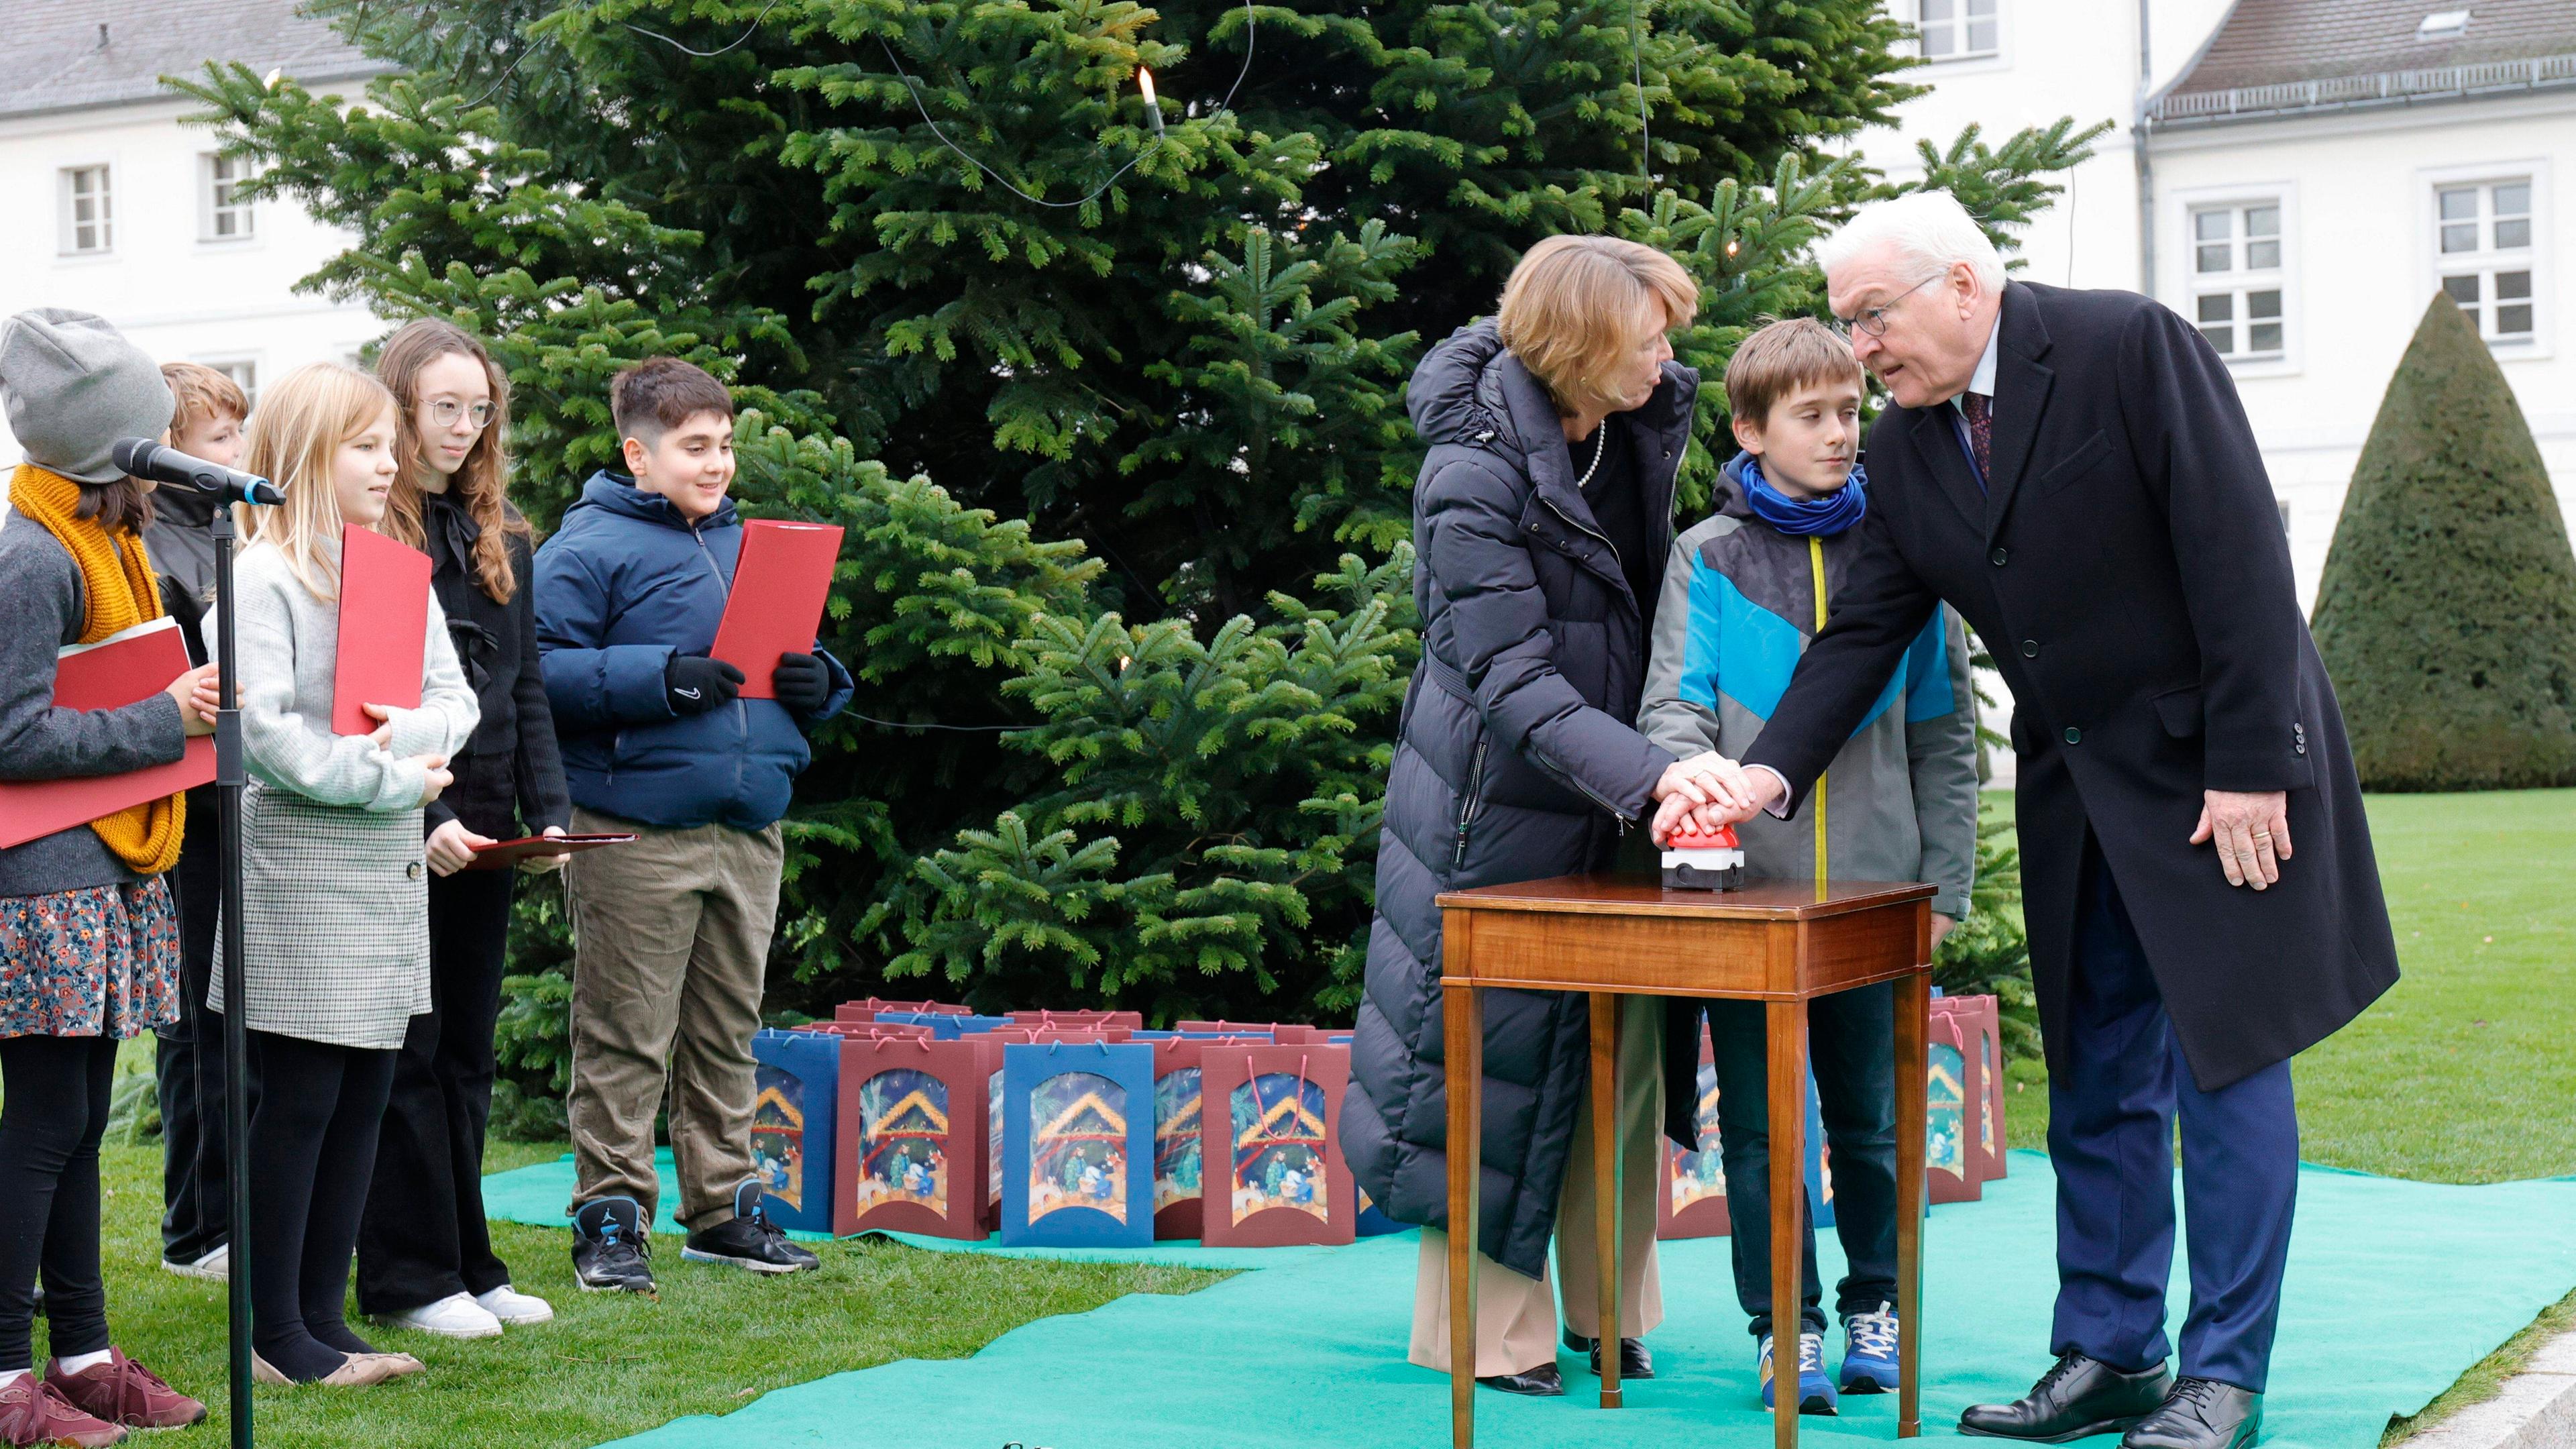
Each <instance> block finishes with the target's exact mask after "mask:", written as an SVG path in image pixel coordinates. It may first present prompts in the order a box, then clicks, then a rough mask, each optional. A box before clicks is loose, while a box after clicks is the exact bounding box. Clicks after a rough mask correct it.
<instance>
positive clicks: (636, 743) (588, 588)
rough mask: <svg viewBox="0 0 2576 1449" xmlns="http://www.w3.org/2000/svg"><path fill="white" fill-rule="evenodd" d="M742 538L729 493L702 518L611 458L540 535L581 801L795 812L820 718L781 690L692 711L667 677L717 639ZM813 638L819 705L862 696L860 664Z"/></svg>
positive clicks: (552, 650)
mask: <svg viewBox="0 0 2576 1449" xmlns="http://www.w3.org/2000/svg"><path fill="white" fill-rule="evenodd" d="M741 553H742V520H741V518H740V517H739V516H738V515H737V514H736V513H735V512H734V507H733V504H732V503H731V502H730V501H728V502H726V503H725V504H724V505H723V506H722V507H720V508H718V509H717V510H716V511H715V512H714V513H712V514H709V515H708V516H707V517H705V518H703V519H700V520H699V521H698V522H696V523H695V524H692V523H690V522H689V521H688V520H687V519H686V518H684V517H682V516H681V514H680V511H679V510H678V509H676V508H673V507H672V506H671V504H670V502H669V500H667V499H665V498H663V497H661V496H660V495H659V494H653V493H647V492H644V491H643V490H641V489H639V488H637V487H636V486H635V484H634V480H632V479H630V478H627V477H626V476H624V475H623V474H618V473H610V472H606V471H601V472H599V473H595V474H592V475H591V478H590V481H589V482H588V483H586V484H584V485H582V490H581V501H580V502H578V503H575V504H574V505H573V506H572V507H571V508H570V509H569V510H567V511H566V512H565V514H564V517H563V526H562V527H560V528H558V529H556V530H555V535H554V537H552V538H550V539H547V540H546V545H545V547H544V548H541V549H539V550H538V551H537V581H536V604H537V646H538V648H539V649H540V650H541V651H543V655H544V660H545V675H546V696H547V699H548V702H549V703H551V704H552V705H553V707H554V716H555V733H556V735H557V737H558V739H559V740H560V741H561V743H562V746H563V766H564V778H565V781H566V783H567V784H569V785H570V786H571V788H572V798H573V802H574V803H575V804H578V805H580V806H582V807H584V808H585V809H590V810H596V811H599V812H601V813H602V814H606V815H615V816H619V817H622V818H624V819H628V820H636V821H641V822H643V823H644V824H646V825H657V826H662V827H665V828H669V829H685V828H687V827H690V826H697V825H709V824H722V825H730V826H732V827H734V828H735V829H737V830H762V829H766V828H768V826H769V825H770V824H771V823H773V822H774V821H776V820H777V819H778V818H779V817H780V816H782V815H785V814H786V813H787V806H788V802H789V799H790V796H791V794H792V792H793V790H794V786H795V780H796V777H797V775H799V774H800V773H802V772H803V771H804V769H805V766H806V765H807V764H808V763H809V762H810V761H811V760H812V759H813V753H812V751H811V750H810V749H809V748H808V747H807V746H806V743H805V733H804V730H803V728H802V725H803V724H805V723H808V722H809V721H800V720H798V719H797V717H796V716H795V715H794V714H792V713H791V712H789V710H788V709H787V707H786V706H785V705H782V704H780V703H779V702H778V701H776V700H774V699H737V700H735V701H734V702H733V703H732V704H730V705H727V706H725V707H724V708H722V709H713V710H709V711H707V712H706V713H705V714H701V715H691V716H686V717H683V716H679V715H675V714H673V713H672V712H671V705H670V700H669V698H668V696H667V695H666V694H665V693H664V692H663V682H662V681H663V671H664V670H665V669H666V668H668V667H669V665H670V662H671V656H672V655H673V654H675V653H677V654H704V653H706V652H707V651H708V650H709V649H710V648H712V647H713V646H714V644H715V639H716V625H717V624H718V623H720V622H721V621H722V620H723V618H724V609H725V600H726V598H727V597H728V596H729V595H730V594H731V592H732V589H733V569H734V561H735V560H736V559H737V558H738V557H740V556H741ZM815 652H816V653H817V654H820V655H821V656H822V659H823V664H824V667H825V668H826V669H828V670H830V671H831V675H832V693H831V696H830V697H829V698H828V699H826V700H824V702H823V707H822V709H820V710H818V711H817V712H816V713H815V715H814V719H817V720H820V719H828V718H830V717H831V716H832V715H835V714H838V713H839V712H840V710H841V708H842V706H844V705H846V704H848V703H849V702H850V693H851V688H850V673H849V671H848V670H847V669H844V668H843V667H842V666H841V663H840V661H839V660H837V659H834V658H833V657H832V656H831V655H829V654H822V651H821V650H820V649H819V648H818V649H817V650H816V651H815Z"/></svg>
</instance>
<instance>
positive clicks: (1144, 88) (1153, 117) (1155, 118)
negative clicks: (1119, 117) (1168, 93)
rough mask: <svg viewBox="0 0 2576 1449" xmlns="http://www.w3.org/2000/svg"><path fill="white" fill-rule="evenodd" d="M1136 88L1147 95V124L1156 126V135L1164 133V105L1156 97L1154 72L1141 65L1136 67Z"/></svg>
mask: <svg viewBox="0 0 2576 1449" xmlns="http://www.w3.org/2000/svg"><path fill="white" fill-rule="evenodd" d="M1136 89H1137V90H1138V91H1140V92H1142V93H1143V94H1144V97H1145V124H1146V125H1149V126H1151V127H1153V128H1154V134H1155V135H1156V136H1160V135H1162V134H1163V107H1162V104H1161V103H1160V102H1158V101H1156V100H1155V99H1154V73H1153V72H1152V71H1150V70H1147V69H1146V68H1145V67H1143V66H1141V65H1140V66H1138V67H1136Z"/></svg>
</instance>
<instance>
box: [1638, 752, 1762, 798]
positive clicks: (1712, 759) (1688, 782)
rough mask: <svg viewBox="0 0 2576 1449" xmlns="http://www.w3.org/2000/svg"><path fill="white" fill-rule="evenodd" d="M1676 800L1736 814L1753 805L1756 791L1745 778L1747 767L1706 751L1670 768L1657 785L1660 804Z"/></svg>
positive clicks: (1676, 762) (1677, 762) (1656, 793)
mask: <svg viewBox="0 0 2576 1449" xmlns="http://www.w3.org/2000/svg"><path fill="white" fill-rule="evenodd" d="M1676 797H1678V798H1682V799H1686V800H1688V801H1689V802H1690V803H1691V804H1693V805H1715V806H1718V807H1719V808H1721V809H1725V810H1736V809H1741V808H1744V807H1746V806H1747V805H1748V804H1749V803H1750V802H1751V800H1752V798H1753V789H1752V785H1751V783H1750V782H1749V781H1747V780H1746V779H1745V778H1744V767H1743V766H1741V765H1739V764H1737V763H1735V762H1734V761H1733V760H1730V759H1728V758H1727V757H1725V756H1724V755H1721V754H1719V753H1717V752H1716V751H1715V750H1703V751H1701V752H1700V753H1698V754H1696V755H1693V756H1691V757H1690V758H1689V759H1687V760H1678V761H1675V762H1674V763H1673V764H1671V765H1669V766H1666V767H1665V769H1664V775H1663V778H1662V779H1660V780H1657V781H1656V782H1655V798H1656V799H1657V800H1669V799H1673V798H1676ZM1659 814H1660V812H1659Z"/></svg>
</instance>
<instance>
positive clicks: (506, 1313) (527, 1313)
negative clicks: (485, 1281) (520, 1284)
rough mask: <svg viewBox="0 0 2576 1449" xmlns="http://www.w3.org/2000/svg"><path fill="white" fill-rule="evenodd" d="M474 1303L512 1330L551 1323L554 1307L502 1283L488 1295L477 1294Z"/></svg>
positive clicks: (530, 1294) (535, 1296) (533, 1295)
mask: <svg viewBox="0 0 2576 1449" xmlns="http://www.w3.org/2000/svg"><path fill="white" fill-rule="evenodd" d="M474 1301H475V1302H476V1303H479V1304H481V1305H483V1311H484V1312H486V1313H489V1314H491V1315H492V1316H493V1317H494V1318H497V1319H499V1320H501V1321H502V1322H503V1323H504V1324H507V1325H508V1326H510V1327H512V1328H525V1327H527V1326H528V1325H530V1324H532V1323H552V1322H553V1321H554V1317H555V1307H554V1305H553V1304H551V1303H548V1302H547V1301H546V1300H544V1299H542V1298H539V1297H538V1296H537V1295H535V1294H533V1293H522V1292H520V1291H519V1290H518V1289H516V1288H513V1287H511V1286H510V1285H509V1284H507V1283H504V1284H502V1285H501V1286H500V1287H498V1288H495V1289H493V1290H492V1291H491V1292H489V1293H477V1294H475V1295H474Z"/></svg>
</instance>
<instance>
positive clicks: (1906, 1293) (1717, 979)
mask: <svg viewBox="0 0 2576 1449" xmlns="http://www.w3.org/2000/svg"><path fill="white" fill-rule="evenodd" d="M1932 894H1933V888H1932V887H1931V886H1928V885H1920V884H1901V885H1900V884H1888V883H1883V882H1875V881H1835V882H1832V883H1831V884H1829V885H1827V886H1824V887H1821V888H1819V887H1818V886H1817V885H1816V884H1815V883H1814V882H1812V881H1756V882H1754V883H1753V884H1751V885H1749V886H1747V887H1746V888H1745V889H1743V890H1739V891H1726V892H1714V891H1669V890H1665V889H1664V888H1663V886H1662V884H1661V883H1660V882H1659V881H1658V880H1657V878H1656V877H1654V876H1651V875H1582V876H1559V877H1556V878H1555V879H1552V880H1540V881H1527V882H1523V883H1520V884H1517V885H1500V886H1484V887H1480V888H1478V889H1475V890H1464V891H1450V892H1446V893H1444V894H1442V895H1441V896H1440V898H1439V904H1440V909H1441V932H1442V960H1441V977H1440V984H1441V987H1442V994H1443V997H1444V1006H1443V1023H1442V1025H1443V1030H1444V1036H1445V1042H1446V1054H1447V1058H1448V1090H1449V1223H1450V1231H1449V1335H1450V1342H1449V1405H1450V1438H1451V1442H1452V1443H1453V1444H1454V1445H1455V1446H1456V1449H1469V1446H1470V1445H1472V1444H1473V1443H1474V1442H1475V1435H1476V1406H1475V1394H1476V1274H1475V1259H1474V1253H1475V1251H1476V1226H1477V1216H1476V1210H1477V1202H1476V1197H1477V1194H1476V1178H1477V1165H1478V1163H1477V1153H1476V1151H1475V1150H1474V1149H1473V1147H1472V1146H1470V1148H1469V1150H1466V1151H1460V1150H1459V1146H1460V1144H1462V1143H1464V1144H1474V1143H1477V1142H1480V1141H1481V1140H1482V1135H1483V1125H1484V1124H1483V1119H1484V1110H1483V1109H1484V1103H1483V1100H1482V1085H1483V1078H1484V1057H1485V1030H1484V1003H1483V998H1482V995H1481V993H1482V992H1483V991H1484V990H1485V988H1487V987H1507V988H1510V989H1512V990H1517V991H1580V992H1583V993H1585V994H1586V995H1587V996H1589V997H1590V998H1591V1015H1592V1084H1593V1090H1592V1142H1593V1160H1592V1164H1591V1166H1592V1172H1593V1181H1594V1183H1595V1184H1596V1188H1597V1191H1598V1193H1599V1198H1598V1201H1599V1202H1600V1203H1601V1211H1600V1212H1599V1213H1598V1214H1597V1218H1598V1223H1599V1226H1598V1229H1597V1232H1598V1237H1597V1239H1596V1242H1595V1249H1596V1251H1597V1252H1598V1253H1599V1254H1600V1265H1601V1267H1600V1274H1599V1276H1600V1280H1601V1303H1600V1311H1601V1324H1602V1329H1601V1333H1602V1340H1603V1348H1604V1350H1605V1351H1604V1352H1603V1353H1602V1355H1601V1407H1603V1408H1605V1409H1615V1408H1618V1407H1619V1405H1620V1389H1619V1352H1618V1346H1617V1339H1618V1337H1619V1220H1620V1212H1619V1209H1618V1202H1619V1130H1618V1102H1619V1094H1618V1090H1617V1086H1616V1081H1615V1076H1614V1073H1615V1069H1616V1064H1617V1062H1618V1031H1619V1002H1618V998H1619V996H1620V995H1621V994H1622V993H1628V994H1637V995H1647V996H1707V997H1722V998H1729V999H1734V1000H1740V1001H1760V1002H1763V1003H1765V1004H1766V1005H1767V1006H1768V1008H1769V1011H1768V1017H1769V1023H1768V1024H1769V1028H1770V1049H1769V1064H1770V1099H1771V1100H1770V1111H1771V1244H1772V1249H1771V1302H1772V1304H1773V1305H1774V1310H1775V1316H1778V1315H1786V1316H1788V1317H1789V1318H1790V1319H1791V1320H1792V1322H1795V1321H1796V1318H1797V1313H1798V1304H1799V1302H1800V1301H1801V1299H1802V1298H1803V1296H1804V1286H1805V1285H1804V1283H1803V1281H1802V1278H1803V1275H1802V1274H1801V1272H1800V1267H1801V1263H1800V1258H1799V1254H1798V1252H1797V1251H1796V1249H1795V1247H1794V1246H1792V1245H1794V1244H1795V1243H1796V1242H1797V1234H1798V1231H1799V1212H1800V1209H1801V1207H1802V1206H1803V1205H1804V1204H1805V1202H1806V1200H1807V1184H1806V1172H1805V1164H1806V1126H1807V1114H1806V1102H1807V1036H1806V1012H1805V1009H1804V1008H1805V1004H1806V1003H1807V1001H1809V1000H1810V999H1811V998H1814V997H1818V996H1824V995H1828V994H1830V993H1832V992H1836V991H1848V990H1851V989H1852V988H1854V987H1857V986H1871V985H1875V984H1877V983H1878V982H1881V981H1892V982H1894V983H1896V1284H1897V1314H1898V1320H1899V1325H1900V1327H1899V1336H1898V1347H1897V1361H1898V1365H1899V1372H1898V1381H1897V1391H1896V1394H1897V1399H1896V1432H1897V1436H1898V1437H1899V1438H1912V1437H1914V1436H1916V1435H1918V1434H1920V1433H1921V1432H1922V1420H1921V1406H1920V1403H1919V1389H1920V1382H1919V1380H1920V1375H1919V1373H1918V1366H1919V1364H1920V1361H1921V1347H1922V1341H1923V1321H1922V1307H1923V1277H1922V1241H1923V1156H1924V1095H1925V1080H1924V1071H1925V1063H1924V1033H1925V1028H1926V1024H1927V1019H1928V1015H1929V1011H1930V1004H1931V980H1932V966H1931V961H1932V905H1931V900H1932ZM1567 1170H1568V1171H1581V1170H1582V1164H1579V1163H1574V1164H1568V1167H1567ZM1658 1190H1661V1189H1660V1187H1659V1188H1658ZM1795 1342H1796V1340H1795V1339H1792V1340H1791V1343H1790V1345H1789V1346H1788V1351H1787V1353H1786V1354H1785V1355H1782V1356H1780V1357H1779V1358H1778V1359H1777V1360H1775V1361H1776V1362H1779V1363H1782V1364H1785V1365H1786V1368H1785V1371H1784V1372H1781V1373H1779V1374H1778V1375H1777V1377H1778V1379H1779V1381H1780V1382H1781V1383H1782V1384H1783V1385H1784V1391H1782V1392H1779V1393H1776V1394H1774V1395H1773V1399H1774V1411H1773V1419H1772V1425H1773V1428H1772V1439H1773V1443H1774V1444H1775V1445H1776V1446H1777V1449H1793V1446H1795V1445H1796V1444H1797V1442H1798V1395H1797V1393H1796V1390H1795V1385H1796V1382H1797V1369H1796V1363H1797V1350H1796V1348H1795Z"/></svg>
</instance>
